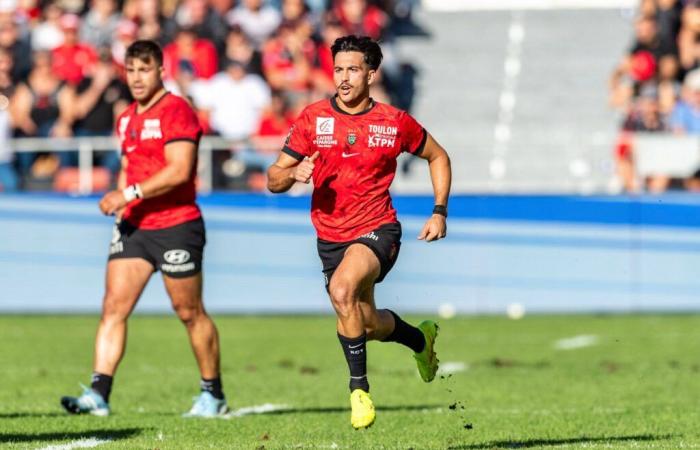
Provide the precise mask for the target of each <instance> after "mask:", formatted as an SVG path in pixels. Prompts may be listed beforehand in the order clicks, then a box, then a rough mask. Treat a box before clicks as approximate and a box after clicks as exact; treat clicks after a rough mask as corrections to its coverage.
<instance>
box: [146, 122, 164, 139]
mask: <svg viewBox="0 0 700 450" xmlns="http://www.w3.org/2000/svg"><path fill="white" fill-rule="evenodd" d="M162 138H163V133H162V132H161V131H160V119H146V120H144V121H143V129H142V130H141V140H144V139H162Z"/></svg>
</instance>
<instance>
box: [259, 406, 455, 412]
mask: <svg viewBox="0 0 700 450" xmlns="http://www.w3.org/2000/svg"><path fill="white" fill-rule="evenodd" d="M444 406H445V405H396V406H377V407H376V408H375V409H376V410H377V411H423V410H425V409H437V408H443V407H444ZM348 411H350V407H346V406H343V407H341V406H326V407H317V408H289V409H279V410H275V411H269V412H266V413H265V414H326V413H345V412H348Z"/></svg>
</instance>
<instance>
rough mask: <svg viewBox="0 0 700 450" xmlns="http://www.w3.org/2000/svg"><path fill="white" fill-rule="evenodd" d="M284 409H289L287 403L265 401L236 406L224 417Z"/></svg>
mask: <svg viewBox="0 0 700 450" xmlns="http://www.w3.org/2000/svg"><path fill="white" fill-rule="evenodd" d="M285 409H291V406H289V405H273V404H272V403H265V404H262V405H255V406H245V407H243V408H238V409H236V410H234V411H231V412H230V413H228V414H226V416H225V417H226V418H231V417H242V416H249V415H251V414H266V413H270V412H275V411H284V410H285Z"/></svg>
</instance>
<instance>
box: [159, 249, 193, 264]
mask: <svg viewBox="0 0 700 450" xmlns="http://www.w3.org/2000/svg"><path fill="white" fill-rule="evenodd" d="M163 258H165V260H166V261H167V262H169V263H170V264H184V263H186V262H187V261H189V260H190V252H188V251H187V250H168V251H167V252H165V253H164V254H163Z"/></svg>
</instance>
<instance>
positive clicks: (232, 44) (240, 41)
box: [221, 26, 263, 76]
mask: <svg viewBox="0 0 700 450" xmlns="http://www.w3.org/2000/svg"><path fill="white" fill-rule="evenodd" d="M227 59H229V60H236V61H241V62H243V63H244V64H245V66H246V70H247V72H248V73H254V74H256V75H260V76H262V74H263V71H262V55H261V54H260V52H259V51H258V50H256V49H255V48H254V47H253V45H252V44H251V42H250V40H249V39H248V38H247V37H246V35H245V33H243V30H242V29H241V27H239V26H233V27H231V28H230V29H229V32H228V35H227V36H226V48H225V49H224V58H223V61H226V60H227ZM223 61H222V62H223ZM223 69H224V68H223V67H221V70H223Z"/></svg>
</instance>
